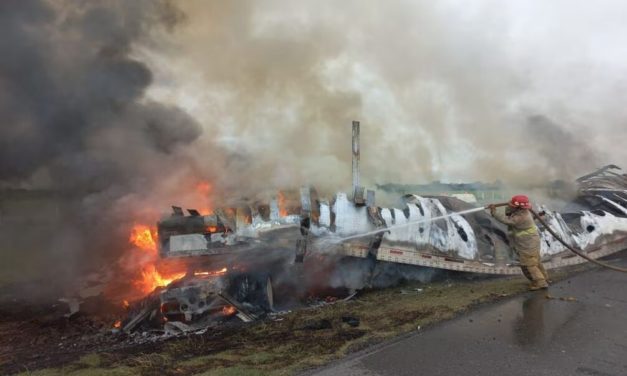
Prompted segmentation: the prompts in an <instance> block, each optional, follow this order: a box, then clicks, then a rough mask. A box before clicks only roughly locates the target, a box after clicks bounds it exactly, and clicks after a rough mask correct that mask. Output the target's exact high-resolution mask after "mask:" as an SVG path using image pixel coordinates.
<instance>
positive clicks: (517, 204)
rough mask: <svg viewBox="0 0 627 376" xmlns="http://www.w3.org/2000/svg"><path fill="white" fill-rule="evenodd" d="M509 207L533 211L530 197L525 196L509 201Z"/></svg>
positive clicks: (517, 196)
mask: <svg viewBox="0 0 627 376" xmlns="http://www.w3.org/2000/svg"><path fill="white" fill-rule="evenodd" d="M509 206H511V207H512V208H522V209H531V203H530V202H529V197H527V196H525V195H516V196H514V197H512V199H511V200H510V201H509Z"/></svg>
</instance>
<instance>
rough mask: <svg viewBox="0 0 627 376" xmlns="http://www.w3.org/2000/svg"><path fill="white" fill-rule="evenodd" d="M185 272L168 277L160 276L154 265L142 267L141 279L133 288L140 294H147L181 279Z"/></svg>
mask: <svg viewBox="0 0 627 376" xmlns="http://www.w3.org/2000/svg"><path fill="white" fill-rule="evenodd" d="M185 274H186V273H185V272H182V273H172V274H169V275H161V273H159V271H157V268H156V266H155V265H154V264H150V265H147V266H144V267H143V270H142V273H141V279H139V280H136V281H135V282H134V283H135V286H136V287H137V288H138V289H140V290H141V291H142V292H144V293H146V294H149V293H151V292H152V291H154V289H156V288H157V287H164V286H167V285H169V284H170V283H172V282H174V281H176V280H177V279H181V278H183V277H184V276H185Z"/></svg>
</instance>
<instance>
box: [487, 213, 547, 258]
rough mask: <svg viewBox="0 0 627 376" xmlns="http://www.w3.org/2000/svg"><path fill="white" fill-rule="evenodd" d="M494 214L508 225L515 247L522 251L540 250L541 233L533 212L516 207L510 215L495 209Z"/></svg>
mask: <svg viewBox="0 0 627 376" xmlns="http://www.w3.org/2000/svg"><path fill="white" fill-rule="evenodd" d="M492 216H493V217H494V218H495V219H496V220H497V221H499V222H501V223H503V224H505V225H507V228H508V230H509V235H510V239H511V241H512V246H513V247H514V249H515V250H516V251H517V252H518V253H519V254H520V253H527V254H529V253H532V252H533V253H535V252H538V255H539V252H540V235H539V234H538V228H537V227H536V224H535V222H534V221H533V217H532V216H531V212H530V211H529V210H527V209H514V210H513V212H512V213H511V214H510V215H506V214H505V213H503V212H500V211H494V212H493V213H492Z"/></svg>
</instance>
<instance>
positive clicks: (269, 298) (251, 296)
mask: <svg viewBox="0 0 627 376" xmlns="http://www.w3.org/2000/svg"><path fill="white" fill-rule="evenodd" d="M228 293H229V295H231V296H232V297H233V298H235V299H236V300H237V301H239V302H241V303H248V304H250V305H252V306H254V307H259V308H261V309H263V310H264V311H272V310H273V308H274V289H273V286H272V277H271V275H270V274H269V273H255V274H238V275H233V276H231V277H230V281H229V288H228Z"/></svg>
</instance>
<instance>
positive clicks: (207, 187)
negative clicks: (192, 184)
mask: <svg viewBox="0 0 627 376" xmlns="http://www.w3.org/2000/svg"><path fill="white" fill-rule="evenodd" d="M196 192H197V193H198V194H199V195H200V196H201V199H202V200H203V201H204V207H203V208H201V209H198V212H199V213H200V214H201V215H209V214H212V213H213V208H212V207H211V202H210V195H211V193H212V192H213V185H211V183H209V182H208V181H201V182H200V183H198V184H196Z"/></svg>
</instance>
